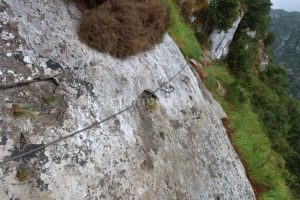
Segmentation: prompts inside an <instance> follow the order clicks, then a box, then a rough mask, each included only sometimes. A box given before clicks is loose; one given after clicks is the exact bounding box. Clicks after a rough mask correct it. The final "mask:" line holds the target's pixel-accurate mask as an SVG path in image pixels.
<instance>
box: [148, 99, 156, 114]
mask: <svg viewBox="0 0 300 200" xmlns="http://www.w3.org/2000/svg"><path fill="white" fill-rule="evenodd" d="M148 107H149V109H150V111H152V112H154V111H156V110H157V102H156V99H155V98H150V99H149V102H148Z"/></svg>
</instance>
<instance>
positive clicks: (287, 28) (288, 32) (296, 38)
mask: <svg viewBox="0 0 300 200" xmlns="http://www.w3.org/2000/svg"><path fill="white" fill-rule="evenodd" d="M270 15H271V23H270V30H271V31H272V32H273V33H275V35H276V37H277V39H276V42H275V43H274V45H273V48H272V54H273V56H272V57H273V61H274V62H275V63H277V64H280V65H283V66H284V67H285V68H286V69H287V71H288V75H289V79H288V82H289V93H290V94H291V95H292V96H294V97H296V98H298V99H300V12H286V11H284V10H272V11H271V14H270Z"/></svg>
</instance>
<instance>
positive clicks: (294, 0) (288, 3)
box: [271, 0, 300, 11]
mask: <svg viewBox="0 0 300 200" xmlns="http://www.w3.org/2000/svg"><path fill="white" fill-rule="evenodd" d="M271 1H272V4H273V6H272V8H273V9H283V10H286V11H300V0H271Z"/></svg>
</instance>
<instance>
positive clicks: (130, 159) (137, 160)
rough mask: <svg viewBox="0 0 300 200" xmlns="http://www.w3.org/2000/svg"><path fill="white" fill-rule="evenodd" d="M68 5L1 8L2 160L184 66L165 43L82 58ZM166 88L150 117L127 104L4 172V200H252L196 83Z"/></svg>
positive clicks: (7, 1)
mask: <svg viewBox="0 0 300 200" xmlns="http://www.w3.org/2000/svg"><path fill="white" fill-rule="evenodd" d="M66 2H69V1H50V0H1V1H0V33H1V37H0V46H1V49H0V59H1V62H0V99H1V109H0V124H1V125H0V160H1V161H2V160H3V159H5V158H8V157H10V156H14V155H18V154H19V153H20V152H24V151H28V150H31V149H34V148H37V147H39V146H41V145H43V144H47V143H49V142H51V141H52V140H55V139H57V138H59V137H63V136H65V135H67V134H70V133H72V132H74V131H77V130H80V129H82V128H84V127H86V126H88V125H90V124H91V123H93V122H95V121H96V120H98V121H99V120H101V119H104V118H106V117H108V116H110V115H111V114H114V113H117V112H118V111H119V110H121V109H123V108H125V107H126V106H130V105H131V104H132V102H133V101H134V100H136V99H138V98H139V97H140V96H141V94H142V93H143V91H145V90H147V91H149V90H152V91H154V90H155V89H156V88H158V87H159V86H160V85H161V84H163V83H164V82H165V81H166V80H168V79H169V78H171V77H172V76H173V75H174V74H176V73H177V72H178V71H179V70H180V69H181V68H182V66H184V65H185V64H186V61H185V59H184V58H183V56H182V54H181V53H180V51H179V49H178V47H177V46H176V44H175V43H174V42H173V41H172V39H171V38H170V37H169V36H168V35H166V36H165V38H164V40H163V42H162V43H161V44H159V45H157V46H155V47H154V48H153V49H152V50H151V51H149V52H145V53H141V54H139V55H136V56H134V57H130V58H128V59H126V60H118V59H115V58H113V57H111V56H109V55H106V54H102V53H99V52H97V51H94V50H92V49H90V48H89V47H87V46H86V45H84V44H82V43H81V42H80V41H79V39H78V36H77V34H76V30H77V26H78V21H77V20H76V16H78V13H79V11H78V10H77V8H76V6H75V5H73V4H72V3H66ZM170 86H171V87H173V88H174V91H173V92H172V93H171V94H168V93H166V92H165V91H163V90H159V91H158V92H157V93H156V94H155V95H156V98H157V100H156V105H155V109H154V110H151V109H149V108H148V107H147V104H143V103H139V104H135V106H134V107H133V108H132V109H130V110H128V111H127V112H124V113H122V114H120V115H118V116H117V117H115V118H113V119H111V120H109V121H107V122H105V123H102V124H101V125H99V126H97V127H94V128H92V129H90V130H88V131H85V132H82V133H80V134H78V135H75V136H74V137H71V138H68V139H67V140H65V141H62V142H60V143H57V144H55V145H52V146H49V147H47V148H45V149H43V150H42V151H40V152H38V153H35V154H32V155H30V156H26V157H23V158H21V159H18V160H16V161H13V162H10V163H8V164H6V165H4V166H0V191H1V192H0V199H24V200H27V199H44V200H48V199H49V200H50V199H212V200H215V199H228V200H234V199H236V200H241V199H255V197H254V193H253V190H252V188H251V185H250V183H249V181H248V180H247V177H246V175H245V170H244V167H243V165H242V163H241V161H240V160H239V158H238V156H237V154H236V153H235V151H234V150H233V147H232V145H231V144H230V141H229V139H228V137H227V135H226V131H225V129H224V127H223V125H222V122H221V120H220V117H222V116H226V115H225V114H224V112H223V111H222V109H221V108H220V106H219V105H218V103H216V101H215V100H213V98H212V97H211V95H210V94H209V92H208V91H207V90H206V88H205V87H204V85H203V84H202V82H201V80H199V79H198V78H197V77H196V75H195V74H194V73H193V71H192V70H191V69H190V68H189V67H186V68H185V69H184V70H183V72H182V73H181V74H180V75H178V76H177V77H176V78H174V80H173V81H172V82H170ZM167 89H168V88H165V90H167ZM19 115H22V116H19Z"/></svg>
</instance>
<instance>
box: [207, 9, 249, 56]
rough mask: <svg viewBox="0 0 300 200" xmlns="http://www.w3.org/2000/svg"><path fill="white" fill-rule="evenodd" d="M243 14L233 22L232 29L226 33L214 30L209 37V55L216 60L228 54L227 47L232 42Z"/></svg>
mask: <svg viewBox="0 0 300 200" xmlns="http://www.w3.org/2000/svg"><path fill="white" fill-rule="evenodd" d="M243 15H244V14H243V13H241V14H240V16H239V17H238V18H237V19H236V20H235V21H234V23H233V25H232V28H230V29H229V30H227V31H223V30H214V32H213V33H212V34H211V35H210V37H209V40H210V43H211V53H212V54H213V55H214V57H215V58H216V59H220V58H224V57H226V56H227V55H228V53H229V46H230V43H231V42H232V40H233V37H234V34H235V32H236V30H237V28H238V26H239V24H240V22H241V20H242V18H243Z"/></svg>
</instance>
